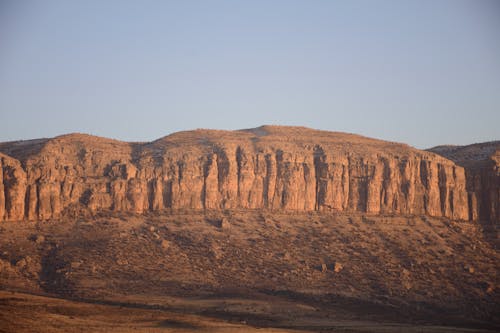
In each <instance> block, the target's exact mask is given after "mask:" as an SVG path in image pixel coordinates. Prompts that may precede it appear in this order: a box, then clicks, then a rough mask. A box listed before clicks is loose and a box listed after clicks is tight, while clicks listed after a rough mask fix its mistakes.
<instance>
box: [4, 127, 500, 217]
mask: <svg viewBox="0 0 500 333" xmlns="http://www.w3.org/2000/svg"><path fill="white" fill-rule="evenodd" d="M0 152H1V153H0V170H1V172H0V220H7V221H17V220H47V219H57V218H60V217H63V216H65V215H68V214H71V212H75V211H76V212H78V211H81V210H85V211H89V212H97V211H100V210H111V211H129V212H138V213H140V212H145V211H156V210H163V209H184V208H187V209H268V210H284V211H314V210H318V211H324V212H355V211H357V212H366V213H369V214H404V215H406V214H426V215H430V216H442V217H447V218H450V219H456V220H466V219H470V218H471V219H478V218H490V219H496V220H497V221H498V151H497V155H495V156H496V157H497V160H496V163H497V164H496V168H497V169H496V172H497V174H496V176H492V177H497V178H495V179H496V181H497V183H496V185H491V184H493V182H491V181H490V180H488V179H486V178H484V177H489V176H483V175H482V174H481V173H480V174H479V175H478V176H474V175H475V174H473V173H468V174H467V179H466V171H465V170H464V167H463V166H460V165H458V164H456V163H455V162H453V161H451V160H449V159H447V158H444V157H442V156H439V155H437V154H434V153H432V152H427V151H420V150H417V149H414V148H411V147H409V146H407V145H404V144H399V143H392V142H385V141H380V140H375V139H369V138H365V137H362V136H358V135H353V134H345V133H335V132H326V131H316V130H312V129H308V128H301V127H279V126H262V127H259V128H255V129H249V130H239V131H216V130H195V131H187V132H179V133H175V134H172V135H169V136H167V137H164V138H162V139H159V140H157V141H154V142H149V143H126V142H120V141H116V140H110V139H105V138H99V137H94V136H89V135H83V134H70V135H64V136H60V137H56V138H53V139H43V140H33V141H21V142H7V143H2V144H0ZM488 175H490V174H489V173H488ZM478 184H479V185H478ZM476 185H477V186H476ZM495 186H496V187H495ZM485 191H486V192H488V193H490V192H491V193H492V194H484V193H486V192H485ZM495 191H496V192H495ZM468 192H469V196H468ZM471 193H473V194H474V195H473V196H472V197H471ZM495 193H496V194H495ZM495 195H496V197H495ZM484 196H489V198H490V199H487V200H486V199H484ZM474 198H475V199H474ZM488 200H489V201H488ZM495 200H496V203H491V202H494V201H495ZM483 201H484V202H486V201H488V202H490V204H488V205H487V208H485V207H486V206H481V207H483V208H479V210H478V212H476V211H475V209H476V210H477V205H478V204H477V202H481V205H483V204H482V202H483ZM469 207H471V209H469ZM484 209H486V210H489V211H491V212H490V213H488V214H487V213H484V214H483V213H482V212H483V210H484ZM493 211H494V214H493ZM492 214H493V215H492ZM495 214H496V215H495Z"/></svg>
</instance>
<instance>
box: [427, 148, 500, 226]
mask: <svg viewBox="0 0 500 333" xmlns="http://www.w3.org/2000/svg"><path fill="white" fill-rule="evenodd" d="M429 151H432V152H435V153H437V154H440V155H442V156H444V157H446V158H449V159H451V160H453V161H454V162H456V163H457V164H458V165H460V166H462V167H464V169H465V174H466V179H467V181H466V189H467V193H468V200H469V219H470V220H479V221H482V222H485V223H489V224H494V225H497V226H498V225H500V141H493V142H486V143H480V144H473V145H468V146H439V147H435V148H432V149H430V150H429Z"/></svg>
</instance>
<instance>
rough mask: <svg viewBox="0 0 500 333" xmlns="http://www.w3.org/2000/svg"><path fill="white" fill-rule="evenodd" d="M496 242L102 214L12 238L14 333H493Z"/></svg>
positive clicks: (382, 227)
mask: <svg viewBox="0 0 500 333" xmlns="http://www.w3.org/2000/svg"><path fill="white" fill-rule="evenodd" d="M496 241H497V240H496V239H493V238H492V235H488V234H485V231H484V229H483V228H482V227H481V225H480V224H477V223H474V222H464V221H450V220H448V219H445V218H430V217H426V216H390V215H387V216H383V215H373V216H371V215H367V214H340V213H339V214H324V213H320V212H311V213H290V212H282V213H280V212H272V213H271V212H267V211H264V210H254V211H252V210H226V211H194V210H178V211H163V212H155V213H148V214H145V215H139V214H130V213H123V214H117V213H101V214H97V215H95V216H93V217H90V218H75V219H64V220H57V221H56V220H54V221H48V222H28V223H26V222H24V223H3V224H1V225H0V260H1V261H0V264H1V266H0V289H1V290H2V291H1V292H0V313H1V316H0V331H3V332H129V331H134V332H136V331H138V332H195V331H196V332H197V331H200V332H254V331H260V332H295V331H298V332H302V331H307V332H402V331H404V332H450V331H452V332H493V331H498V330H499V329H500V317H499V313H500V302H499V301H500V292H499V280H498V273H499V271H500V268H499V264H498V262H499V259H500V255H499V253H498V249H496V248H495V244H496Z"/></svg>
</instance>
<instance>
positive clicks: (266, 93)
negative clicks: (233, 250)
mask: <svg viewBox="0 0 500 333" xmlns="http://www.w3.org/2000/svg"><path fill="white" fill-rule="evenodd" d="M262 124H282V125H302V126H307V127H312V128H318V129H325V130H332V131H345V132H352V133H358V134H362V135H366V136H371V137H377V138H381V139H386V140H391V141H400V142H406V143H409V144H411V145H413V146H416V147H419V148H427V147H431V146H434V145H438V144H445V143H455V144H467V143H474V142H480V141H489V140H494V139H497V140H498V139H500V2H499V1H494V0H493V1H488V0H469V1H461V0H450V1H446V0H419V1H404V0H394V1H375V0H373V1H372V0H368V1H358V0H354V1H333V0H331V1H327V0H325V1H319V0H302V1H293V0H282V1H279V0H247V1H243V0H241V1H234V0H227V1H207V0H200V1H188V0H182V1H181V0H178V1H167V0H166V1H147V0H146V1H139V0H137V1H109V0H108V1H101V0H92V1H91V0H82V1H67V0H60V1H55V0H45V1H41V0H40V1H36V0H24V1H19V0H11V1H9V0H0V141H7V140H17V139H31V138H38V137H52V136H56V135H60V134H64V133H68V132H85V133H90V134H95V135H100V136H106V137H112V138H117V139H121V140H128V141H148V140H152V139H156V138H159V137H162V136H164V135H167V134H169V133H172V132H175V131H179V130H186V129H194V128H219V129H239V128H249V127H256V126H259V125H262Z"/></svg>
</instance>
